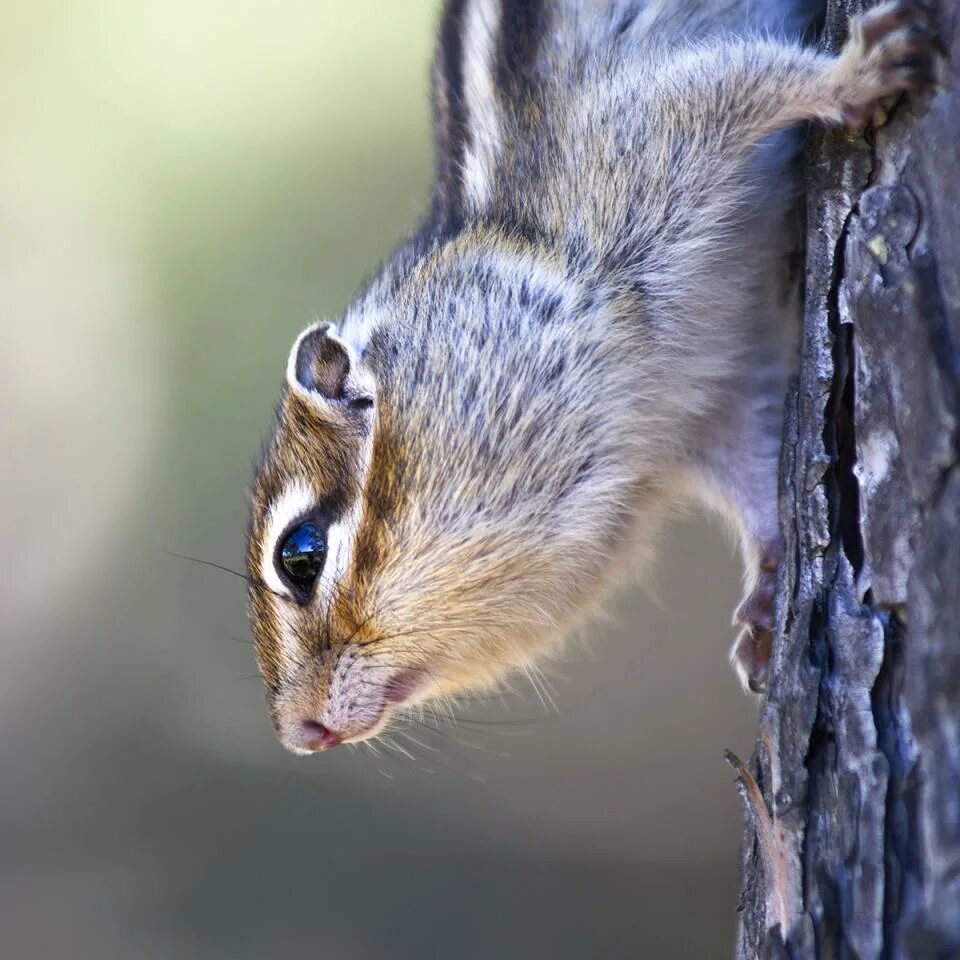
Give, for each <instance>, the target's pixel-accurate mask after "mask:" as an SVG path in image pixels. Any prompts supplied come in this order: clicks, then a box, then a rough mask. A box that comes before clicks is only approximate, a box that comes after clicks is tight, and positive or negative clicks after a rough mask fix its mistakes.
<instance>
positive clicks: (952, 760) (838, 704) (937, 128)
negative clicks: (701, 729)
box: [737, 0, 960, 958]
mask: <svg viewBox="0 0 960 960" xmlns="http://www.w3.org/2000/svg"><path fill="white" fill-rule="evenodd" d="M866 5H869V4H866ZM861 6H862V5H861V4H859V3H855V2H851V0H834V2H831V3H830V5H829V10H828V14H827V23H826V31H825V40H824V42H825V43H826V44H827V45H828V46H829V47H831V48H834V49H836V48H838V46H839V43H840V41H841V40H842V38H843V36H844V34H845V24H846V20H847V17H848V15H849V14H851V13H855V12H857V11H858V10H859V9H861ZM935 7H936V10H935V19H936V23H937V27H938V30H939V33H940V37H941V38H942V41H943V45H944V49H945V50H946V51H947V52H948V53H949V55H950V59H951V61H952V65H950V66H948V67H947V68H946V69H945V76H944V79H945V81H946V83H947V86H946V88H945V89H944V88H941V89H939V90H938V91H937V92H936V93H931V94H925V95H921V96H913V97H909V98H902V99H901V100H900V101H899V102H898V103H897V104H896V105H895V106H893V107H892V109H891V110H890V112H889V115H888V116H887V118H886V121H885V122H883V123H881V124H880V125H879V126H877V127H876V128H874V129H872V130H870V131H868V132H867V134H866V135H865V136H863V137H857V136H847V135H844V134H832V133H814V134H812V135H811V143H810V145H809V152H808V171H807V186H808V203H807V272H806V294H805V303H806V307H805V317H804V334H803V356H802V369H801V373H800V376H799V383H798V385H797V387H796V389H795V390H794V391H793V392H792V394H791V397H790V399H789V401H788V412H787V422H786V428H785V437H784V445H783V456H782V462H781V473H782V481H781V482H782V489H781V522H782V525H783V530H784V534H785V538H786V551H785V553H786V563H785V569H784V571H783V576H782V578H781V584H780V595H779V604H778V609H779V632H778V640H777V644H776V650H775V654H774V664H773V670H772V681H771V684H770V690H769V695H768V696H767V698H766V700H765V702H764V703H763V705H762V707H761V711H760V719H759V731H758V740H757V748H756V753H755V754H754V757H753V759H752V762H751V764H750V770H749V771H747V770H745V769H743V768H741V785H742V788H743V789H742V792H743V795H744V797H745V799H746V801H747V803H746V807H747V812H748V818H747V819H748V824H747V831H746V835H745V840H744V847H743V890H742V893H741V903H740V923H739V931H738V942H737V957H738V958H753V957H778V958H779V957H857V958H874V957H877V958H881V957H882V958H888V957H889V958H901V957H910V958H920V957H923V958H928V957H929V958H933V957H937V958H940V957H960V444H958V420H960V82H958V77H960V4H958V2H957V0H939V2H938V3H937V4H936V5H935ZM751 772H752V777H751ZM753 777H755V778H756V782H754V781H753Z"/></svg>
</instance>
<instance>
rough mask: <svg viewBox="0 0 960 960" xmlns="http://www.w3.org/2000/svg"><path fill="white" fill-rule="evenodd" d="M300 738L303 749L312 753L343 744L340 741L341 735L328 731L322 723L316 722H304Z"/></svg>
mask: <svg viewBox="0 0 960 960" xmlns="http://www.w3.org/2000/svg"><path fill="white" fill-rule="evenodd" d="M300 738H301V739H300V742H301V744H302V746H303V749H304V750H310V751H311V752H312V753H318V752H319V751H320V750H329V749H330V748H331V747H338V746H339V745H340V744H341V743H342V742H343V741H342V740H341V739H340V734H338V733H334V731H333V730H329V729H327V727H325V726H324V725H323V724H322V723H317V721H316V720H303V721H302V722H301V723H300Z"/></svg>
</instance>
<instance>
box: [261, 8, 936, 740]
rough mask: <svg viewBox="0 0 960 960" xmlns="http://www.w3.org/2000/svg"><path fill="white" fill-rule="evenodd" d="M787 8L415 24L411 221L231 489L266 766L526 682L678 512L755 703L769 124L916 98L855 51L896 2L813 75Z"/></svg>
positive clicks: (783, 284) (783, 271)
mask: <svg viewBox="0 0 960 960" xmlns="http://www.w3.org/2000/svg"><path fill="white" fill-rule="evenodd" d="M808 7H809V4H806V3H802V2H796V0H794V2H791V0H756V2H752V0H728V2H722V0H718V2H714V3H709V4H704V3H698V2H694V0H660V2H657V0H647V2H643V0H613V2H589V0H583V2H574V0H556V2H547V0H524V2H522V0H449V2H448V3H447V4H446V7H445V10H444V14H443V18H442V23H441V27H440V37H439V44H438V52H437V56H436V62H435V67H434V84H433V86H434V94H433V96H434V107H435V128H436V142H437V154H438V160H437V175H436V186H435V190H434V195H433V200H432V204H431V209H430V212H429V215H428V216H427V218H426V219H425V221H424V222H423V224H422V225H421V227H420V228H419V229H418V231H417V232H416V233H415V235H414V236H413V237H412V238H411V239H410V240H409V241H408V242H406V243H405V244H403V245H402V246H401V247H400V249H399V250H397V252H396V253H395V254H394V255H393V257H392V258H391V259H390V260H389V261H388V262H387V264H386V265H385V266H384V267H383V269H382V270H381V272H380V273H379V274H378V276H377V277H376V278H375V279H374V280H373V281H372V282H371V283H370V284H369V286H368V287H367V288H366V289H365V290H364V291H363V292H362V293H361V294H360V295H359V296H358V298H357V300H356V301H355V302H354V303H353V304H352V305H351V306H350V307H349V308H348V309H347V310H346V312H345V314H344V316H343V317H342V318H341V320H340V322H339V323H338V324H337V325H336V326H334V325H332V324H325V323H324V324H315V325H314V326H313V327H310V328H309V329H308V330H306V331H305V332H304V333H303V334H302V335H301V336H300V338H298V340H297V342H296V344H295V345H294V348H293V351H292V353H291V355H290V359H289V361H288V366H287V381H286V384H285V386H284V389H283V393H282V395H281V398H280V403H279V407H278V414H277V423H276V428H275V431H274V432H273V434H272V436H271V437H270V439H269V440H268V441H267V443H266V446H265V448H264V454H263V458H262V461H261V463H260V465H259V467H258V470H257V476H256V481H255V486H254V491H253V500H252V520H251V532H250V537H249V550H248V566H249V571H250V576H251V588H250V612H251V621H252V624H253V629H254V634H255V637H256V642H257V652H258V658H259V663H260V666H261V670H262V672H263V675H264V678H265V680H266V684H267V692H268V704H269V707H270V713H271V717H272V719H273V722H274V724H275V726H276V728H277V730H278V733H279V735H280V738H281V740H282V741H283V742H284V744H285V745H286V746H287V747H289V748H290V749H292V750H294V751H297V752H313V751H315V750H319V749H324V748H326V747H327V746H332V745H335V744H336V743H339V742H343V741H355V740H361V739H365V738H367V737H370V736H374V735H376V734H377V733H379V732H380V731H382V730H383V729H384V727H385V726H386V724H387V723H388V722H389V721H390V719H391V718H393V717H395V716H396V715H397V713H398V712H402V711H403V710H407V709H411V708H414V707H416V705H417V704H420V703H422V702H424V701H425V700H427V699H430V698H434V697H442V696H455V695H457V694H459V693H462V692H465V691H472V690H478V689H483V688H487V687H490V686H492V685H495V684H496V683H497V682H498V681H500V680H501V679H502V678H503V677H504V676H506V675H507V674H509V672H510V671H512V670H516V669H519V668H523V667H525V666H528V665H530V664H532V663H533V662H534V661H535V660H536V658H537V657H539V656H540V655H541V654H543V653H544V652H545V651H547V650H549V649H550V648H552V647H555V646H556V645H557V644H558V642H559V641H560V640H562V638H563V637H565V636H567V635H568V634H569V633H570V631H571V630H573V629H574V628H575V627H576V626H577V625H579V624H580V623H582V622H583V620H584V618H585V617H587V616H588V615H589V614H590V612H591V611H592V610H594V609H595V608H596V606H597V604H598V603H600V602H601V601H602V600H603V598H604V597H605V596H606V595H607V594H608V593H609V590H610V588H611V586H612V585H613V584H614V583H616V582H617V581H618V580H621V579H622V578H623V577H624V576H625V575H626V574H627V573H628V572H630V571H634V570H636V569H637V568H638V567H639V566H641V565H642V561H643V560H644V559H645V558H646V557H647V556H649V554H650V551H651V547H652V545H653V544H654V543H655V540H656V536H657V532H658V529H659V528H660V526H661V523H662V520H663V518H664V516H666V515H667V513H668V512H669V511H670V509H671V508H672V507H674V506H675V505H677V504H679V503H683V502H687V501H689V500H690V499H696V498H698V499H700V500H701V501H704V502H706V503H708V504H710V505H711V506H713V507H715V508H717V509H719V510H720V512H721V513H722V514H723V515H724V516H725V517H727V518H728V519H729V521H730V523H731V525H732V526H733V527H734V529H735V530H736V531H737V532H738V534H739V537H740V541H741V544H742V547H743V551H742V552H743V554H744V559H745V563H746V568H747V576H746V581H747V582H746V587H747V589H746V599H745V601H744V604H743V605H742V607H741V616H740V619H741V620H742V621H743V622H744V624H745V630H744V634H743V635H742V636H741V640H740V641H738V653H737V659H738V661H739V662H740V665H741V669H742V672H743V673H744V674H745V676H746V678H747V679H748V680H749V681H750V682H753V683H754V685H760V684H762V676H761V677H759V678H758V677H757V676H755V674H758V673H762V669H763V666H764V665H765V659H764V655H765V651H764V650H763V646H764V643H766V644H767V648H768V642H769V631H770V629H771V628H772V623H771V622H770V618H771V616H772V613H771V604H772V589H771V587H770V583H771V580H772V578H773V577H775V571H776V564H777V561H778V559H779V536H778V531H777V514H776V492H777V456H778V447H779V436H780V418H781V409H782V400H783V394H784V390H785V384H786V378H787V376H788V374H789V369H790V364H791V355H792V351H791V347H792V343H793V340H794V338H795V335H796V306H795V297H793V296H792V295H791V293H792V290H793V286H792V283H791V279H790V271H789V269H788V266H789V256H790V254H791V252H792V250H793V242H794V236H795V234H794V231H792V230H791V229H790V228H789V227H788V226H787V223H786V220H787V217H788V213H789V210H790V205H791V202H792V199H793V198H794V197H795V195H796V180H797V171H796V155H797V148H798V143H799V137H798V135H797V131H796V125H797V124H798V123H800V122H801V121H804V120H807V119H819V120H822V121H824V122H831V123H844V122H854V120H855V119H857V118H859V116H860V114H859V113H857V111H861V112H862V110H863V109H865V108H867V107H868V106H869V104H871V103H872V102H873V101H874V100H876V98H877V97H879V96H882V95H885V94H887V93H892V92H897V91H898V90H900V89H903V88H904V87H907V86H911V85H915V83H917V82H922V79H923V78H922V77H918V76H917V75H916V74H917V73H918V71H919V70H920V67H918V66H917V64H916V63H914V65H913V67H912V68H908V67H907V66H905V65H904V63H903V62H902V61H903V60H904V59H905V58H906V56H907V54H906V53H903V52H902V51H900V52H901V54H902V55H901V56H900V59H899V60H897V58H896V57H894V56H893V55H892V54H891V53H890V50H889V49H886V51H885V52H884V53H883V56H880V54H878V53H877V52H876V50H875V49H874V48H876V47H877V45H878V44H879V45H880V46H883V44H884V43H886V44H887V46H888V47H889V44H890V43H892V42H893V41H891V40H890V37H893V38H894V39H895V40H896V39H897V37H898V36H899V34H898V31H899V33H901V34H902V33H904V32H907V33H909V30H910V23H911V15H910V14H908V13H904V12H903V10H904V9H905V8H904V5H903V4H886V5H885V6H884V8H882V9H884V10H886V11H887V13H886V14H885V15H886V17H887V19H888V20H890V21H891V22H890V23H887V24H886V25H885V27H884V30H881V31H879V33H880V34H881V38H880V40H879V41H878V40H876V39H875V38H874V39H873V40H872V41H871V36H870V30H869V28H870V26H871V23H872V21H869V20H868V21H865V23H866V27H865V28H864V29H860V28H858V30H859V33H858V32H857V30H854V31H853V33H852V35H851V40H850V43H849V44H848V46H847V48H845V51H844V53H843V55H841V57H840V58H831V57H828V56H825V55H823V54H819V53H817V52H815V51H813V50H811V49H809V48H804V47H802V46H801V45H800V44H799V42H798V38H799V36H800V33H801V30H802V29H803V26H804V24H805V23H807V21H808V19H809V16H808V14H809V10H808V9H806V8H808ZM892 8H896V11H899V12H896V11H893V9H892ZM875 32H876V31H875ZM871 42H872V46H871ZM898 42H899V43H900V45H901V47H906V46H909V47H910V49H909V51H908V52H909V53H910V55H911V56H912V57H914V58H915V55H916V47H917V46H918V44H920V41H919V40H917V38H916V37H914V38H913V40H912V41H910V43H912V46H910V44H908V41H907V39H905V38H904V37H899V41H898ZM898 49H899V48H898ZM871 57H873V60H871ZM874 61H877V62H874ZM898 64H899V65H898ZM911 70H912V71H913V72H911ZM897 71H899V72H897ZM304 531H306V533H304ZM305 537H306V538H307V540H309V543H310V544H311V546H310V547H309V549H305V548H302V545H303V543H305V542H307V540H305V539H304V538H305ZM291 544H292V545H293V546H291ZM297 564H299V566H298V565H297ZM304 571H306V573H304Z"/></svg>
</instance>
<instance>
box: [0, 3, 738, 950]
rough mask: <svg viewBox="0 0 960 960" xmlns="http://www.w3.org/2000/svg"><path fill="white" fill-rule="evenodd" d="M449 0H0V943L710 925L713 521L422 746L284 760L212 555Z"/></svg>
mask: <svg viewBox="0 0 960 960" xmlns="http://www.w3.org/2000/svg"><path fill="white" fill-rule="evenodd" d="M437 14H438V4H437V3H436V2H433V0H431V2H425V0H424V2H421V0H416V2H414V0H403V2H398V3H392V4H387V3H384V2H382V0H358V2H353V3H346V2H344V0H325V2H319V0H284V2H283V3H282V4H276V3H266V2H263V0H246V2H241V3H237V2H233V0H231V2H228V0H166V2H164V3H154V2H147V0H85V2H83V3H76V4H73V3H68V4H64V3H61V2H52V0H5V2H4V3H3V4H0V131H2V132H0V137H2V144H0V390H2V391H3V397H4V410H5V416H4V417H3V419H2V422H0V441H2V447H3V451H4V453H3V458H4V459H3V463H4V469H3V474H2V481H0V483H2V486H0V494H2V498H0V501H2V506H0V542H2V548H3V553H4V557H5V562H4V564H3V571H4V574H3V577H2V579H0V631H2V634H0V636H2V640H0V649H2V657H3V668H2V671H0V713H2V715H0V770H2V776H0V956H2V957H3V958H4V960H34V958H47V957H64V956H70V957H78V958H85V957H96V958H114V957H117V958H127V957H138V958H140V957H143V958H154V957H156V958H183V960H193V958H197V960H201V958H204V960H206V958H221V957H223V958H264V957H280V956H288V955H289V956H294V955H296V956H316V957H324V958H337V960H339V958H343V960H380V958H398V960H405V958H420V957H444V958H445V957H453V958H487V957H493V956H496V957H551V958H584V957H610V958H613V957H616V958H619V957H623V958H628V957H630V958H635V957H641V956H642V957H669V958H674V957H691V958H694V957H696V958H705V957H726V956H729V955H730V951H731V945H732V942H733V933H734V925H735V911H736V894H737V879H736V871H737V847H738V842H739V837H740V829H741V828H740V811H739V807H738V801H737V796H736V791H735V789H734V786H733V782H732V781H733V776H732V773H731V772H730V771H729V770H728V769H727V768H726V767H725V765H724V763H723V760H722V751H723V749H724V748H725V747H731V748H733V749H735V750H737V751H738V752H742V753H744V754H748V753H749V752H750V750H751V746H752V739H753V738H752V728H753V714H754V705H753V703H752V702H751V701H750V700H749V699H748V698H746V697H744V696H743V695H742V694H741V693H740V692H739V689H738V687H737V684H736V682H735V680H734V677H733V674H732V672H731V670H730V669H729V668H728V666H727V663H726V651H727V648H728V646H729V644H730V642H731V640H732V631H731V629H730V628H729V627H728V626H727V624H728V623H729V616H730V610H731V609H732V607H733V605H734V604H735V602H736V600H737V593H738V576H739V567H738V562H737V561H735V559H734V558H733V552H732V549H731V547H730V545H729V543H727V542H726V540H725V538H724V537H723V536H722V535H721V533H720V532H719V531H718V530H717V529H715V528H712V527H711V526H709V525H708V524H707V522H706V521H704V520H702V519H698V518H691V519H689V520H686V521H684V522H683V523H681V524H678V525H677V526H675V527H673V528H671V531H670V535H669V536H668V537H667V540H666V544H665V553H664V556H663V559H662V562H661V563H660V564H659V566H658V569H657V571H656V574H655V580H654V582H653V583H652V584H651V585H650V588H649V589H650V593H652V595H653V597H654V598H655V599H651V597H650V596H649V595H647V594H646V593H641V591H640V590H639V589H637V590H634V591H632V592H631V593H630V594H629V595H626V596H624V597H622V598H621V601H620V602H619V604H618V606H617V608H616V609H615V610H614V611H613V614H612V616H611V617H610V619H609V620H608V621H605V622H603V623H601V624H595V625H593V626H592V627H591V628H590V629H589V630H588V631H586V634H587V636H586V637H585V642H583V643H578V644H576V645H574V646H573V647H572V648H571V649H570V650H569V651H568V654H567V656H566V657H565V658H564V660H563V662H562V665H561V666H559V667H558V668H556V669H555V670H553V671H551V676H552V684H553V699H554V701H555V704H556V708H555V709H554V708H553V707H551V706H550V705H549V704H547V705H544V704H543V703H541V701H540V699H539V698H538V697H537V696H536V695H535V694H534V693H533V691H530V690H523V689H520V688H519V685H518V693H517V695H516V696H514V697H508V698H506V699H505V701H504V702H503V703H499V702H494V703H483V704H477V705H475V706H474V707H469V708H467V709H465V710H464V711H463V718H462V720H461V722H460V723H459V724H458V725H457V726H456V727H450V728H446V729H443V730H441V731H439V732H437V733H435V734H425V744H426V745H425V747H424V748H423V749H421V750H419V751H418V752H419V754H420V755H419V756H418V757H416V758H414V759H410V758H407V757H404V756H399V755H395V754H390V753H389V752H386V753H384V754H383V755H382V756H381V757H380V758H379V759H378V758H376V757H374V756H373V755H372V754H370V753H369V751H366V750H362V749H356V748H354V749H342V750H338V751H334V752H333V753H331V754H328V755H325V756H322V757H315V758H312V759H297V758H294V757H291V756H288V755H287V754H285V753H284V752H283V751H282V750H281V748H280V747H279V745H278V744H277V743H276V741H275V740H274V737H273V733H272V731H271V729H270V726H269V724H268V723H267V720H266V718H265V716H264V712H263V709H262V694H261V689H260V684H259V680H258V679H257V678H256V677H255V676H254V673H255V665H254V661H253V653H252V650H251V648H250V646H249V634H248V631H247V627H246V621H245V611H244V602H245V593H244V584H243V583H242V582H241V581H240V580H239V579H237V578H235V577H232V576H230V575H228V574H223V573H220V572H218V571H216V570H212V569H209V568H206V567H202V566H198V565H195V564H191V563H189V562H185V561H182V560H177V559H175V558H172V557H170V556H169V555H167V554H166V553H165V552H164V551H165V550H167V551H176V552H180V553H187V554H191V555H193V556H196V557H201V558H203V559H206V560H210V561H214V562H217V563H223V564H227V565H230V566H233V567H235V568H240V567H241V565H242V562H243V561H242V549H243V535H244V525H245V521H246V505H245V488H246V484H247V482H248V480H249V478H250V476H251V461H252V459H253V457H254V455H255V453H256V451H257V449H258V446H259V443H260V438H261V436H262V435H263V433H264V431H265V429H266V427H267V425H268V423H269V420H270V416H271V408H272V404H273V402H274V399H275V396H276V394H277V391H278V389H279V386H280V383H281V379H282V372H283V366H284V362H285V358H286V355H287V351H288V349H289V345H290V344H291V342H292V340H293V338H294V336H295V335H296V333H297V332H298V331H299V330H300V329H302V328H303V327H304V326H305V325H306V324H307V323H309V322H311V321H312V320H313V319H315V318H316V317H317V316H336V315H337V314H338V313H339V312H340V311H341V310H342V308H343V307H344V306H345V304H346V303H347V302H348V300H349V298H350V296H351V293H352V291H353V290H354V289H355V288H356V287H357V285H358V284H359V283H360V282H361V281H362V280H363V278H364V276H365V275H366V274H367V273H368V272H370V271H371V270H372V269H373V268H374V267H375V265H376V264H377V262H378V261H379V260H380V259H381V258H383V257H384V255H385V254H386V253H387V252H388V250H389V249H390V248H391V246H392V245H393V244H394V243H395V242H396V241H397V239H398V238H400V237H402V236H403V234H404V232H405V231H407V230H408V229H410V228H411V227H412V226H413V225H414V223H415V220H416V218H417V216H418V214H419V212H420V211H421V210H422V209H423V208H424V205H425V201H426V197H427V189H428V182H429V177H430V166H431V146H430V135H429V117H428V65H429V59H430V54H431V46H432V37H433V32H434V28H435V22H436V19H437Z"/></svg>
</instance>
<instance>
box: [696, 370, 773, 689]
mask: <svg viewBox="0 0 960 960" xmlns="http://www.w3.org/2000/svg"><path fill="white" fill-rule="evenodd" d="M786 384H787V366H786V364H777V363H769V364H767V365H764V366H760V367H759V368H756V369H754V370H752V371H750V372H747V373H746V374H745V376H744V377H743V378H742V380H741V383H740V385H739V386H740V387H741V388H743V393H740V394H739V395H738V396H736V397H735V398H732V399H731V401H730V403H729V405H728V406H726V408H724V409H721V410H720V411H719V412H718V414H717V415H716V416H715V417H713V418H711V420H710V422H709V424H707V425H706V427H705V430H704V435H703V439H702V441H701V446H700V449H699V450H698V451H697V452H696V455H695V457H694V459H693V465H692V468H691V471H690V479H691V480H692V485H693V493H694V495H695V497H696V498H697V499H698V500H700V502H702V503H704V504H705V505H706V506H708V507H709V508H711V509H713V510H715V511H716V512H717V513H719V514H720V515H721V516H722V517H723V518H724V519H725V520H726V522H727V523H728V524H729V526H730V527H731V528H732V529H733V530H734V531H735V533H736V535H737V537H738V540H739V545H740V552H741V555H742V557H743V562H744V592H743V598H742V600H741V601H740V603H739V605H738V607H737V609H736V611H735V613H734V623H735V624H737V625H739V626H740V627H741V628H742V629H741V632H740V634H739V636H738V637H737V639H736V641H735V643H734V645H733V648H732V649H731V652H730V660H731V663H732V665H733V667H734V669H735V671H736V673H737V675H738V677H739V678H740V682H741V684H742V685H743V687H744V689H745V690H749V691H752V692H755V693H757V692H761V691H762V690H764V689H765V687H766V682H767V670H768V665H769V660H770V655H771V649H772V644H773V636H774V630H775V627H776V620H775V615H776V610H775V598H776V586H777V574H778V570H779V567H780V561H781V558H782V553H783V548H782V541H781V536H780V529H779V519H778V464H779V457H780V443H781V436H782V428H783V405H784V397H785V393H786Z"/></svg>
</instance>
